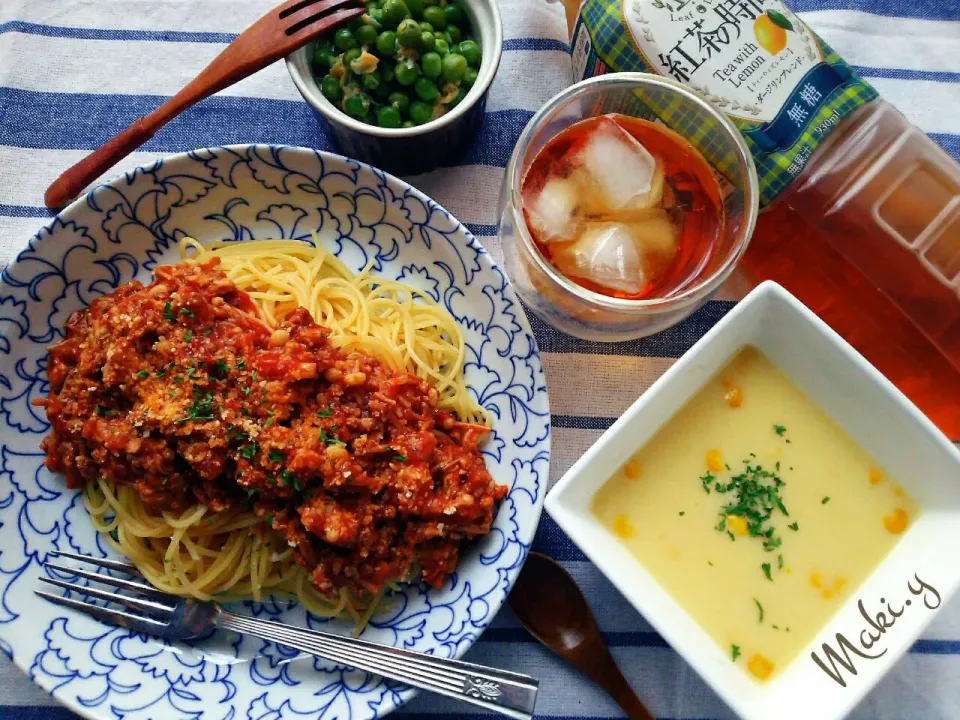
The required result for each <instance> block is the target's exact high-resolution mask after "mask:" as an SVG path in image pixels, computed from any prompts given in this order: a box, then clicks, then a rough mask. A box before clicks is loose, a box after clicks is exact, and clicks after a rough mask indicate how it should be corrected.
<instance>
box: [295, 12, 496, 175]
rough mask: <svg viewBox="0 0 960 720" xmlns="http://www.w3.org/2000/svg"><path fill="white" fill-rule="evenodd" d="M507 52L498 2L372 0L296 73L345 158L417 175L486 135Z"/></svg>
mask: <svg viewBox="0 0 960 720" xmlns="http://www.w3.org/2000/svg"><path fill="white" fill-rule="evenodd" d="M502 46H503V26H502V24H501V20H500V13H499V11H498V9H497V5H496V0H369V2H367V3H366V13H364V14H363V15H362V16H361V17H359V18H356V19H355V20H353V21H352V22H351V23H350V24H349V25H348V26H346V27H342V28H340V29H338V30H335V31H334V32H332V33H329V34H327V35H324V36H321V37H320V38H318V39H317V40H316V41H314V42H313V43H312V44H310V45H307V46H305V47H303V48H301V49H300V50H298V51H297V52H295V53H293V54H292V55H291V56H290V57H288V58H287V69H288V70H289V71H290V75H291V77H292V78H293V81H294V83H295V84H296V86H297V89H298V90H299V91H300V94H301V95H303V98H304V99H305V100H306V101H307V102H308V103H309V104H310V106H311V107H312V108H313V110H314V112H315V113H316V115H317V117H318V118H319V119H320V121H321V122H323V123H326V125H327V126H328V127H329V129H330V134H331V135H332V138H333V141H334V142H335V143H336V144H337V145H338V146H339V148H340V150H341V152H343V154H345V155H347V156H349V157H352V158H355V159H357V160H360V161H362V162H365V163H368V164H370V165H374V166H376V167H379V168H381V169H383V170H386V171H388V172H391V173H394V174H396V175H413V174H417V173H422V172H427V171H429V170H432V169H434V168H436V167H440V166H441V165H449V164H452V163H454V162H456V160H457V159H458V157H459V156H460V155H461V154H462V153H463V152H464V150H465V149H466V148H467V147H468V146H469V144H470V142H471V140H472V139H473V138H475V137H476V136H477V134H478V133H479V130H480V125H481V123H482V122H483V115H484V109H485V107H486V97H487V90H488V89H489V87H490V83H491V82H492V81H493V77H494V75H495V74H496V71H497V67H498V66H499V64H500V54H501V50H502Z"/></svg>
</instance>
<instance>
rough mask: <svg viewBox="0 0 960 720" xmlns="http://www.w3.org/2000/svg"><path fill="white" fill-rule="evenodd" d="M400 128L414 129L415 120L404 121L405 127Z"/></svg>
mask: <svg viewBox="0 0 960 720" xmlns="http://www.w3.org/2000/svg"><path fill="white" fill-rule="evenodd" d="M400 127H404V128H412V127H413V120H404V121H403V125H401V126H400Z"/></svg>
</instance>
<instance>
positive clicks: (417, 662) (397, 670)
mask: <svg viewBox="0 0 960 720" xmlns="http://www.w3.org/2000/svg"><path fill="white" fill-rule="evenodd" d="M53 554H55V555H59V556H61V557H66V558H70V559H72V560H79V561H81V562H85V563H90V564H91V565H96V566H97V567H101V568H104V569H107V570H114V571H118V572H121V573H125V574H126V575H129V576H130V578H131V579H126V578H121V577H113V576H112V575H106V574H102V573H98V572H92V571H90V570H84V569H82V568H72V567H67V566H65V565H57V564H54V563H49V562H48V563H47V564H46V567H47V568H49V569H50V570H55V571H57V572H59V573H64V574H66V575H71V576H75V577H81V578H85V579H87V580H92V581H94V582H99V583H104V584H106V585H112V586H113V587H115V588H119V589H121V590H126V591H127V592H129V593H133V595H121V594H119V593H116V592H110V591H108V590H101V589H99V588H95V587H89V586H85V585H79V584H76V583H70V582H66V581H64V580H58V579H57V578H52V577H41V578H40V579H41V580H42V581H43V582H46V583H49V584H51V585H55V586H57V587H59V588H63V589H64V590H69V591H70V592H75V593H80V594H82V595H87V596H89V597H92V598H97V599H99V600H106V601H107V602H110V603H113V604H115V605H120V606H122V607H124V608H126V610H114V609H110V608H106V607H101V606H99V605H93V604H91V603H88V602H84V601H83V600H76V599H74V598H70V597H63V596H60V595H53V594H51V593H48V592H43V591H42V590H36V591H35V592H36V593H37V595H39V596H40V597H42V598H45V599H46V600H49V601H50V602H54V603H57V604H58V605H65V606H67V607H69V608H73V609H75V610H80V611H81V612H85V613H87V614H88V615H92V616H93V617H95V618H98V619H100V620H105V621H107V622H110V623H113V624H115V625H120V626H122V627H125V628H129V629H130V630H135V631H136V632H140V633H145V634H148V635H157V636H159V637H164V638H171V639H173V640H190V639H192V638H196V637H198V636H199V635H201V634H203V633H204V632H205V631H207V630H209V629H211V628H223V629H224V630H233V631H235V632H239V633H244V634H246V635H255V636H256V637H258V638H261V639H263V640H267V641H269V642H275V643H279V644H281V645H286V646H288V647H292V648H296V649H297V650H302V651H304V652H307V653H310V654H311V655H316V656H317V657H321V658H324V659H325V660H330V661H332V662H335V663H339V664H342V665H347V666H350V667H353V668H356V669H357V670H365V671H367V672H371V673H375V674H377V675H381V676H383V677H386V678H390V679H391V680H397V681H399V682H402V683H406V684H407V685H412V686H413V687H417V688H420V689H422V690H428V691H430V692H433V693H437V694H438V695H445V696H446V697H451V698H454V699H456V700H463V701H464V702H468V703H472V704H473V705H479V706H480V707H482V708H485V709H486V710H493V711H496V712H499V713H502V714H503V715H507V716H509V717H512V718H518V720H527V719H528V718H532V717H533V706H534V703H535V702H536V699H537V688H538V685H539V683H538V681H537V680H536V679H535V678H532V677H530V676H528V675H521V674H520V673H513V672H507V671H505V670H497V669H495V668H489V667H484V666H483V665H475V664H473V663H466V662H461V661H460V660H446V659H444V658H439V657H434V656H433V655H425V654H423V653H417V652H412V651H410V650H401V649H400V648H395V647H389V646H386V645H380V644H378V643H372V642H369V641H366V640H359V639H356V638H348V637H343V636H340V635H333V634H331V633H325V632H317V631H315V630H306V629H303V628H295V627H290V626H288V625H283V624H282V623H278V622H271V621H269V620H257V619H255V618H251V617H246V616H244V615H237V614H235V613H232V612H229V611H228V610H224V609H223V608H222V607H220V606H219V605H217V604H216V603H214V602H199V601H196V600H188V599H186V598H181V597H177V596H175V595H168V594H167V593H164V592H161V591H159V590H157V589H156V588H154V587H153V586H151V585H150V584H149V583H147V582H146V580H144V578H143V576H142V575H141V574H140V572H139V571H138V570H137V569H136V567H135V566H134V565H131V564H130V563H126V562H121V561H118V560H105V559H100V558H92V557H87V556H86V555H77V554H75V553H68V552H55V553H53Z"/></svg>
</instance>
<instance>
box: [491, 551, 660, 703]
mask: <svg viewBox="0 0 960 720" xmlns="http://www.w3.org/2000/svg"><path fill="white" fill-rule="evenodd" d="M507 602H508V603H509V604H510V607H511V609H512V610H513V612H514V613H515V614H516V616H517V617H518V618H519V619H520V622H521V623H523V626H524V627H525V628H526V629H527V630H528V631H529V632H530V634H531V635H533V636H534V637H535V638H536V639H537V640H539V641H540V642H542V643H543V644H544V645H546V646H547V647H548V648H550V649H551V650H553V652H555V653H556V654H557V655H559V656H560V657H562V658H563V659H564V660H566V661H567V662H568V663H570V664H571V665H573V666H574V667H575V668H577V669H578V670H580V671H581V672H583V674H584V675H586V676H587V677H588V678H590V679H591V680H593V681H594V682H595V683H596V684H597V685H599V686H600V687H602V688H603V689H604V690H606V691H607V692H608V693H609V694H610V696H611V697H612V698H613V699H614V700H616V701H617V705H619V706H620V707H621V708H623V710H624V712H626V713H627V717H628V718H630V720H655V719H654V717H653V715H651V714H650V711H649V710H647V708H646V707H645V706H644V704H643V703H642V702H641V701H640V698H638V697H637V694H636V693H635V692H634V691H633V688H631V687H630V684H629V683H628V682H627V680H626V678H625V677H623V673H621V672H620V668H618V667H617V663H616V662H615V661H614V659H613V656H612V655H610V650H609V649H608V648H607V644H606V642H604V640H603V636H602V635H601V634H600V630H599V628H598V627H597V621H596V620H595V619H594V617H593V613H592V612H591V611H590V606H589V605H587V601H586V599H585V598H584V597H583V593H582V592H581V591H580V588H579V587H577V584H576V582H574V580H573V578H572V577H570V574H569V573H568V572H567V571H566V570H564V569H563V568H562V567H561V566H560V565H558V564H557V563H556V562H554V561H553V560H551V559H550V558H548V557H547V556H546V555H541V554H540V553H536V552H532V553H530V554H529V555H528V556H527V561H526V563H524V566H523V570H522V571H521V572H520V576H519V577H518V578H517V582H516V584H514V586H513V590H512V591H511V592H510V595H509V596H508V597H507Z"/></svg>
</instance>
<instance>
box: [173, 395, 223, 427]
mask: <svg viewBox="0 0 960 720" xmlns="http://www.w3.org/2000/svg"><path fill="white" fill-rule="evenodd" d="M216 410H217V406H216V405H215V404H214V402H213V395H211V394H210V393H205V392H203V391H201V390H200V389H199V388H194V389H193V405H191V406H190V408H189V409H188V410H187V416H186V417H185V418H181V419H180V420H179V421H178V422H188V421H190V420H213V419H214V416H213V414H214V413H215V412H216Z"/></svg>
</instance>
